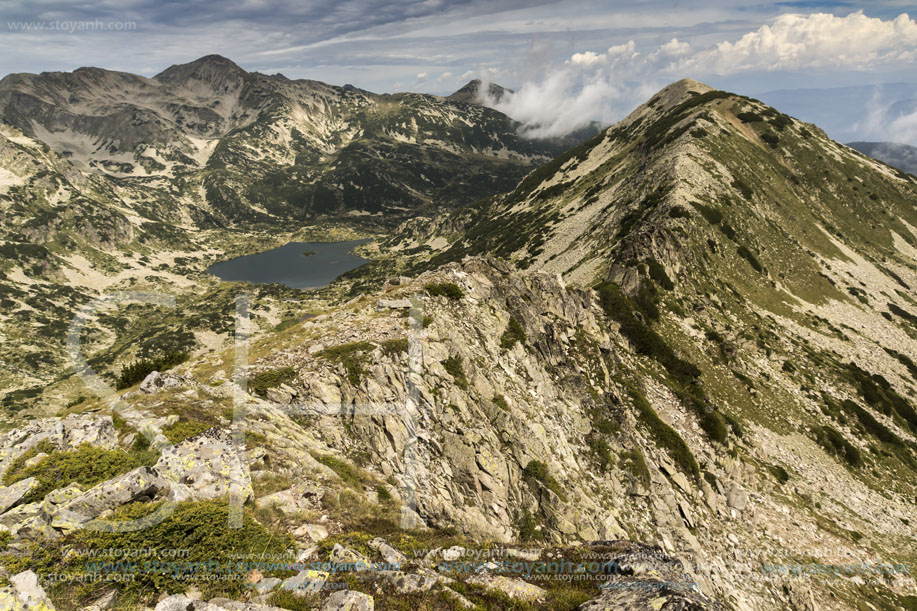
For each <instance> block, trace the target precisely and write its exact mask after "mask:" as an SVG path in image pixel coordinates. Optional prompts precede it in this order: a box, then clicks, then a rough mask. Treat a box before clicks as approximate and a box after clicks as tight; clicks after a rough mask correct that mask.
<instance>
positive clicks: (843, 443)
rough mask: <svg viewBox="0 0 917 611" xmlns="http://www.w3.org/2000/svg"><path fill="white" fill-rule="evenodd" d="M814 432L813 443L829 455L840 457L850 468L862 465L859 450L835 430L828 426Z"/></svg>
mask: <svg viewBox="0 0 917 611" xmlns="http://www.w3.org/2000/svg"><path fill="white" fill-rule="evenodd" d="M814 432H815V441H816V442H817V443H818V444H819V445H820V446H821V447H823V448H824V449H825V450H827V451H828V452H829V453H831V454H833V455H835V456H840V457H841V458H843V459H844V460H846V461H847V464H849V465H850V466H851V467H859V466H860V465H861V464H863V456H862V454H860V450H859V449H858V448H857V447H856V446H854V445H853V444H852V443H850V442H849V441H847V440H846V439H845V438H844V436H843V435H841V434H840V433H839V432H838V431H837V430H835V429H833V428H831V427H830V426H822V427H818V428H816V429H815V431H814Z"/></svg>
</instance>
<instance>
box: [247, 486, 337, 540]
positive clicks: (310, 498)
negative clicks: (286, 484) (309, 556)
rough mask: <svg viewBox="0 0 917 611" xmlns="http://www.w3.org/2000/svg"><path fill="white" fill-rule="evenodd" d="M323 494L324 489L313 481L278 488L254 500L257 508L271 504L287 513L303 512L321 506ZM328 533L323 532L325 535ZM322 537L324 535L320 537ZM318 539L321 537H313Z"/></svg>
mask: <svg viewBox="0 0 917 611" xmlns="http://www.w3.org/2000/svg"><path fill="white" fill-rule="evenodd" d="M324 496H325V489H324V488H323V487H322V486H319V485H318V484H314V483H311V482H309V483H306V484H304V485H300V486H294V487H293V488H288V489H287V490H280V491H278V492H274V493H272V494H268V495H265V496H263V497H261V498H259V499H256V500H255V505H256V506H257V507H259V508H263V507H267V506H269V505H273V506H274V507H276V508H277V509H279V510H280V511H282V512H284V513H285V514H287V515H291V514H296V513H303V512H305V511H309V510H313V509H318V508H319V507H321V500H322V497H324ZM327 536H328V533H327V532H326V533H325V537H327ZM322 539H324V537H322ZM314 540H315V541H320V540H321V539H314Z"/></svg>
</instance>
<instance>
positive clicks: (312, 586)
mask: <svg viewBox="0 0 917 611" xmlns="http://www.w3.org/2000/svg"><path fill="white" fill-rule="evenodd" d="M327 579H328V573H325V572H322V571H313V570H305V571H300V572H299V573H298V574H297V575H295V576H293V577H288V578H287V579H284V580H283V582H282V583H281V584H280V587H281V588H283V589H284V590H290V591H291V592H293V594H295V595H296V596H306V595H308V594H314V593H316V592H321V591H322V586H324V585H325V581H326V580H327Z"/></svg>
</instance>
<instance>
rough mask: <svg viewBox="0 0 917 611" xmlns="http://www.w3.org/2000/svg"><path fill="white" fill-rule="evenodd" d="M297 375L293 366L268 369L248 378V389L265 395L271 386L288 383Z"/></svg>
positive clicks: (259, 394)
mask: <svg viewBox="0 0 917 611" xmlns="http://www.w3.org/2000/svg"><path fill="white" fill-rule="evenodd" d="M295 377H296V372H295V371H294V370H293V368H292V367H281V368H279V369H268V370H267V371H260V372H258V373H256V374H255V375H253V376H252V377H251V378H249V380H248V390H249V391H251V392H253V393H255V394H256V395H258V396H261V397H263V396H265V395H266V394H267V391H268V390H269V389H271V388H276V387H277V386H280V385H281V384H286V383H287V382H290V381H292V380H293V378H295Z"/></svg>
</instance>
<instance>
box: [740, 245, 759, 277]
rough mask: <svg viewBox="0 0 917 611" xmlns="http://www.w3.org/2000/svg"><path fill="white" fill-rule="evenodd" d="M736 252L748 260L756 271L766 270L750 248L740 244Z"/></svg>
mask: <svg viewBox="0 0 917 611" xmlns="http://www.w3.org/2000/svg"><path fill="white" fill-rule="evenodd" d="M736 252H737V253H738V255H739V256H740V257H742V258H743V259H745V260H746V261H748V264H749V265H751V267H752V269H753V270H755V271H756V272H762V271H764V267H763V266H762V265H761V263H760V261H758V259H757V258H755V255H754V254H752V252H751V251H750V250H748V248H746V247H745V246H739V247H738V248H737V249H736Z"/></svg>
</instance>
